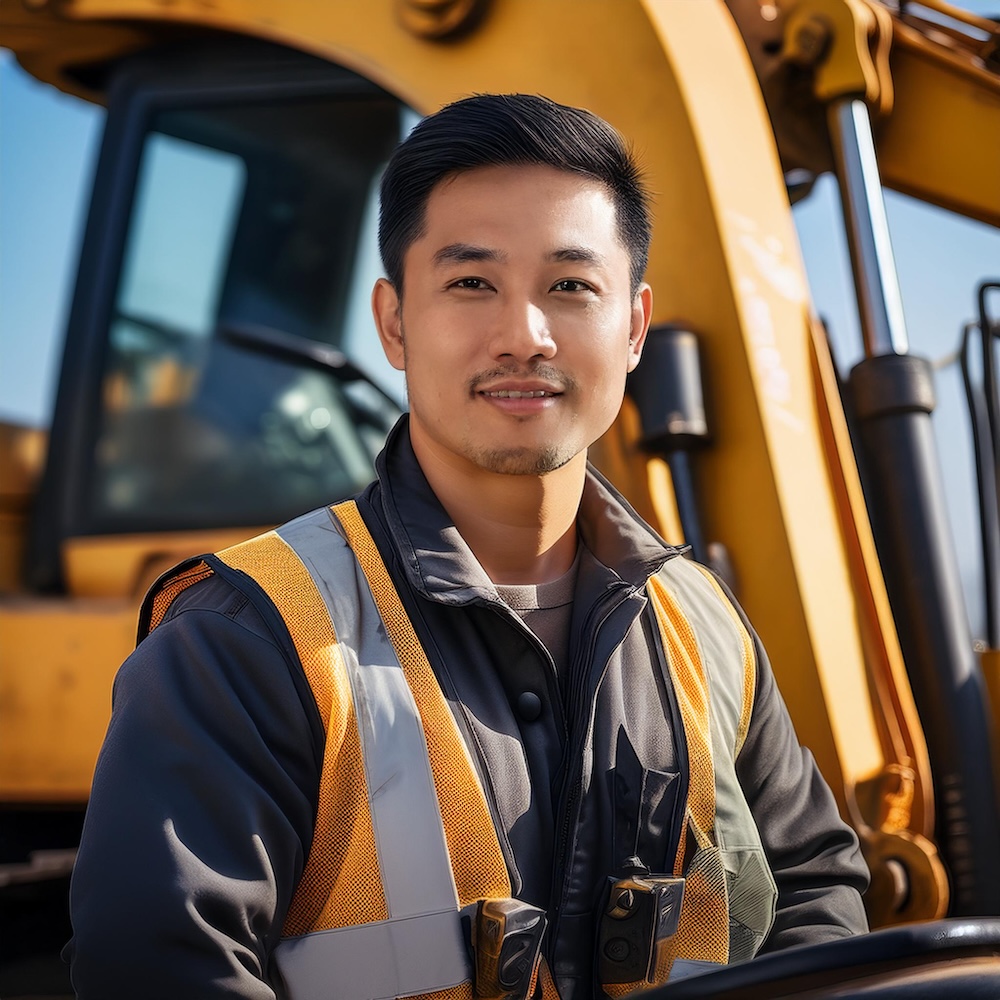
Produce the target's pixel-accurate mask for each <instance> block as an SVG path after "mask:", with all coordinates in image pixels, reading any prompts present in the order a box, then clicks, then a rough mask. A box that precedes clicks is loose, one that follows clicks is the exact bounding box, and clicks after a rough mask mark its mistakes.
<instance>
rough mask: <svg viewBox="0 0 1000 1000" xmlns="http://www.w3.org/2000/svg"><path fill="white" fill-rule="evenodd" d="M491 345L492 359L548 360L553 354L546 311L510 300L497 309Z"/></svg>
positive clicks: (523, 302)
mask: <svg viewBox="0 0 1000 1000" xmlns="http://www.w3.org/2000/svg"><path fill="white" fill-rule="evenodd" d="M490 346H491V354H492V355H493V357H495V358H514V359H515V360H517V361H521V362H526V361H532V360H535V359H539V358H541V359H548V358H551V357H553V356H554V355H555V353H556V345H555V341H554V340H553V339H552V331H551V330H550V329H549V320H548V316H546V314H545V310H544V309H541V308H539V307H538V306H537V305H536V304H535V303H534V302H531V301H525V300H523V299H521V300H517V301H514V300H512V301H510V302H508V303H507V304H506V307H505V308H504V309H502V310H500V314H499V315H498V317H497V324H496V327H495V328H494V331H493V337H492V344H491V345H490Z"/></svg>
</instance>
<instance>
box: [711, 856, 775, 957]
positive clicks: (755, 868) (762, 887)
mask: <svg viewBox="0 0 1000 1000" xmlns="http://www.w3.org/2000/svg"><path fill="white" fill-rule="evenodd" d="M721 853H722V861H723V864H724V866H725V870H726V889H727V893H728V896H729V961H730V962H745V961H747V960H748V959H751V958H753V957H754V955H756V954H757V952H758V950H759V949H760V946H761V945H762V944H763V943H764V939H765V938H766V937H767V935H768V932H769V931H770V930H771V925H772V924H773V923H774V911H775V906H776V904H777V901H778V888H777V886H776V885H775V882H774V876H773V875H772V874H771V869H770V868H769V867H768V864H767V861H766V859H765V857H764V851H763V848H760V847H735V848H729V847H727V848H725V849H723V850H722V852H721Z"/></svg>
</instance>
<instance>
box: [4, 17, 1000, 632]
mask: <svg viewBox="0 0 1000 1000" xmlns="http://www.w3.org/2000/svg"><path fill="white" fill-rule="evenodd" d="M963 6H966V7H968V8H970V9H972V10H975V11H977V12H978V13H984V14H985V13H987V12H990V11H992V10H994V9H1000V0H967V2H966V3H965V4H963ZM102 126H103V111H102V110H101V109H97V108H94V107H92V106H90V105H87V104H86V103H84V102H82V101H79V100H77V99H75V98H71V97H68V96H66V95H64V94H61V93H60V92H58V91H57V90H55V89H54V88H52V87H49V86H46V85H43V84H40V83H38V82H37V81H35V80H33V79H32V78H31V77H29V76H27V75H26V74H25V73H24V72H23V71H22V70H21V69H20V67H18V66H17V64H16V62H15V61H14V59H13V58H12V56H11V55H10V54H9V53H8V52H6V51H3V50H0V419H6V420H15V421H18V422H24V423H30V424H36V425H44V424H46V423H47V422H48V419H49V414H50V413H51V408H52V403H53V396H54V392H55V388H56V379H57V377H58V365H59V354H60V350H61V344H62V334H63V330H64V328H65V322H66V317H67V311H68V306H69V299H70V296H71V293H72V288H73V283H74V280H75V256H76V253H77V249H78V246H79V241H80V237H81V232H82V226H83V223H84V213H85V211H86V203H87V192H88V189H89V185H90V180H91V175H92V173H93V169H94V164H95V160H96V156H97V151H98V146H99V143H100V136H101V129H102ZM887 202H888V204H887V210H888V213H889V220H890V226H891V229H892V236H893V243H894V248H895V252H896V260H897V268H898V272H899V278H900V283H901V287H902V291H903V301H904V310H905V313H906V319H907V326H908V333H909V336H910V343H911V349H912V350H913V351H914V352H916V353H920V354H923V355H925V356H927V357H930V358H932V359H937V360H939V361H941V362H942V363H941V367H940V369H939V371H938V381H937V388H938V395H939V409H938V412H937V414H936V416H935V425H936V430H937V434H938V440H939V445H940V448H941V452H942V464H943V466H944V478H945V482H946V485H947V489H948V502H949V506H950V509H951V514H952V521H953V526H954V529H955V533H956V537H957V541H958V544H959V549H960V553H961V554H962V555H961V562H962V564H963V575H964V577H965V583H966V588H967V592H968V593H969V595H970V606H971V605H972V604H974V603H977V602H978V597H977V596H976V592H977V591H978V589H979V583H978V580H979V570H978V556H977V541H976V537H975V532H976V529H975V517H976V513H975V506H974V501H973V496H972V489H971V486H972V484H971V479H970V476H971V458H970V448H969V443H968V441H969V437H968V429H967V417H966V414H965V409H964V400H963V397H962V395H961V387H960V379H959V372H958V369H957V366H956V365H955V364H954V363H951V364H948V363H947V359H948V357H949V356H950V355H951V354H952V353H953V352H954V350H955V348H956V346H957V343H958V338H959V335H960V332H961V328H962V325H963V324H964V323H965V322H966V321H968V320H970V319H972V318H973V317H974V314H975V299H974V293H975V286H976V284H977V283H978V282H979V281H981V280H983V279H984V278H1000V232H998V231H997V230H995V229H992V228H991V227H987V226H983V225H980V224H975V223H969V222H967V221H966V220H962V219H959V218H958V217H956V216H953V215H950V214H949V213H944V212H939V211H937V210H934V209H929V208H927V207H926V206H923V205H920V204H918V203H915V202H913V201H911V200H910V199H907V198H904V197H902V196H899V195H893V194H892V193H890V194H889V196H888V199H887ZM795 216H796V223H797V226H798V228H799V236H800V241H801V244H802V249H803V256H804V259H805V262H806V268H807V272H808V275H809V281H810V286H811V288H812V292H813V297H814V300H815V302H816V304H817V308H818V310H819V312H820V313H821V314H822V315H823V316H824V317H825V318H826V319H827V321H828V324H829V326H830V329H831V331H832V336H833V340H834V344H835V348H836V353H837V356H838V359H839V360H840V361H841V362H842V367H845V366H846V365H847V364H848V363H851V362H853V361H855V360H858V359H859V358H860V356H861V336H860V332H859V330H858V323H857V315H856V313H855V311H854V310H853V308H852V302H853V295H852V292H851V281H850V273H849V270H848V265H847V257H846V249H845V246H844V238H843V234H842V227H841V223H840V219H839V209H838V204H837V198H836V186H835V184H834V183H833V182H832V180H831V179H830V178H824V179H822V180H821V182H820V183H819V184H818V185H817V189H816V191H815V193H814V195H813V196H812V197H811V198H810V199H808V200H807V202H805V203H803V204H802V205H801V206H799V207H797V208H796V211H795ZM973 617H974V618H976V614H975V613H973Z"/></svg>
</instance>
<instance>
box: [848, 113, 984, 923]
mask: <svg viewBox="0 0 1000 1000" xmlns="http://www.w3.org/2000/svg"><path fill="white" fill-rule="evenodd" d="M829 124H830V133H831V138H832V141H833V149H834V156H835V160H836V166H837V172H838V175H839V180H840V190H841V200H842V203H843V209H844V220H845V225H846V228H847V237H848V246H849V248H850V252H851V264H852V269H853V272H854V280H855V285H856V292H857V299H858V306H859V311H860V319H861V329H862V334H863V337H864V342H865V353H866V355H867V357H866V358H865V360H864V361H862V362H861V363H860V364H858V365H857V366H856V367H855V368H854V370H853V371H852V372H851V374H850V380H849V382H850V390H851V396H852V399H853V404H854V412H855V418H856V421H857V427H858V432H859V436H860V442H859V444H860V451H861V456H862V459H863V461H862V463H861V464H862V472H863V480H864V486H865V495H866V499H867V502H868V509H869V512H870V514H871V517H872V522H873V527H874V528H875V533H876V540H877V542H878V549H879V557H880V560H881V562H882V566H883V571H884V573H885V580H886V588H887V590H888V593H889V599H890V603H891V605H892V609H893V615H894V617H895V619H896V625H897V629H898V632H899V641H900V646H901V648H902V652H903V659H904V661H905V662H906V667H907V671H908V673H909V675H910V682H911V684H912V687H913V696H914V700H915V701H916V703H917V708H918V710H919V712H920V717H921V722H922V724H923V727H924V732H925V735H926V737H927V749H928V753H929V755H930V758H931V764H932V770H933V773H934V790H935V798H936V801H937V840H938V843H939V845H940V848H941V853H942V856H943V857H944V860H945V863H946V865H947V867H948V870H949V874H950V877H951V887H952V906H951V913H952V914H953V915H966V916H971V915H981V914H989V913H996V912H997V909H998V908H1000V855H998V853H997V849H996V847H997V844H998V843H1000V814H998V808H1000V797H998V794H997V783H996V776H995V775H994V773H993V768H992V760H993V753H992V737H991V732H990V720H989V717H988V714H987V712H986V707H985V706H986V704H987V699H986V693H985V689H984V682H983V676H982V672H981V670H980V667H979V664H978V662H977V660H976V656H975V652H974V650H973V645H972V635H971V632H970V630H969V623H968V618H967V616H966V612H965V602H964V597H963V594H962V587H961V579H960V576H959V570H958V563H957V560H956V557H955V549H954V544H953V541H952V538H951V531H950V528H949V525H948V520H947V515H946V512H945V506H944V495H943V489H942V486H941V472H940V464H939V461H938V456H937V450H936V446H935V442H934V435H933V428H932V426H931V412H932V411H933V409H934V388H933V381H932V371H931V366H930V363H929V362H927V361H926V360H925V359H923V358H919V357H915V356H912V355H910V354H909V353H908V343H907V337H906V328H905V323H904V319H903V309H902V301H901V297H900V292H899V284H898V279H897V277H896V269H895V263H894V261H893V255H892V247H891V244H890V240H889V228H888V224H887V220H886V214H885V203H884V200H883V197H882V186H881V181H880V179H879V172H878V164H877V161H876V158H875V145H874V140H873V137H872V129H871V121H870V118H869V115H868V108H867V105H866V104H865V103H864V102H863V101H861V100H857V99H854V98H843V99H840V100H838V101H834V102H833V104H832V105H831V106H830V110H829Z"/></svg>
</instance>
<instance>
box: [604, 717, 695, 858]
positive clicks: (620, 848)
mask: <svg viewBox="0 0 1000 1000" xmlns="http://www.w3.org/2000/svg"><path fill="white" fill-rule="evenodd" d="M616 758H617V759H616V762H615V769H614V771H612V772H611V773H610V774H609V778H610V779H611V783H612V799H613V802H614V833H613V836H614V844H613V855H612V856H613V858H614V863H615V866H616V869H622V870H623V869H624V868H625V867H626V866H627V865H632V864H634V859H636V858H638V860H639V861H640V862H641V864H642V865H643V866H644V867H645V868H646V869H647V870H648V871H651V872H669V871H670V870H671V869H672V867H673V853H672V847H673V845H674V844H675V843H676V840H677V833H678V830H679V823H680V814H679V805H678V789H679V787H680V782H679V781H678V780H677V779H678V772H677V771H658V770H656V769H654V768H649V767H643V766H642V764H641V763H640V761H639V758H638V757H637V756H636V753H635V750H634V749H633V747H632V744H631V742H630V741H629V738H628V736H627V735H626V733H625V728H624V727H622V728H620V729H619V730H618V746H617V753H616ZM616 873H617V871H616ZM608 874H612V873H611V872H609V873H608Z"/></svg>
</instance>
